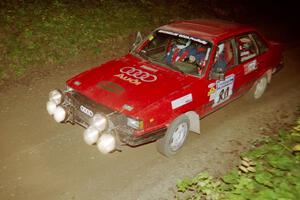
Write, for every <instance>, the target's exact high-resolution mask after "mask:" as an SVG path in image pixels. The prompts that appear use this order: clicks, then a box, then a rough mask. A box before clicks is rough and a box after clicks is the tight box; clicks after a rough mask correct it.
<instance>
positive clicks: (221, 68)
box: [212, 40, 236, 72]
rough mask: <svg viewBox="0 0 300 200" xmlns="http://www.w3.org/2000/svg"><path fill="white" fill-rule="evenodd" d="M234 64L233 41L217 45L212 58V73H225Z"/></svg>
mask: <svg viewBox="0 0 300 200" xmlns="http://www.w3.org/2000/svg"><path fill="white" fill-rule="evenodd" d="M235 63H236V62H235V54H234V48H233V41H232V40H226V41H224V42H221V43H219V44H218V46H217V50H216V54H215V57H214V64H213V67H212V70H213V71H214V72H225V71H226V70H227V69H229V68H231V67H232V66H234V65H235Z"/></svg>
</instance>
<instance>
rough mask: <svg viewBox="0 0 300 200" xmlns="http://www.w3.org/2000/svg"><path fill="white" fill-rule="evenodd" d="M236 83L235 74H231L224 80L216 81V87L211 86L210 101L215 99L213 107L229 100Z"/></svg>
mask: <svg viewBox="0 0 300 200" xmlns="http://www.w3.org/2000/svg"><path fill="white" fill-rule="evenodd" d="M233 84H234V74H231V75H229V76H227V77H226V78H225V80H223V81H219V80H218V81H216V88H211V89H210V92H209V93H208V96H209V101H214V102H213V105H212V107H215V106H217V105H219V104H221V103H223V102H225V101H227V100H228V99H229V98H230V96H231V95H232V89H233Z"/></svg>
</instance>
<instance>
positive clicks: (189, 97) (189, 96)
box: [171, 93, 193, 110]
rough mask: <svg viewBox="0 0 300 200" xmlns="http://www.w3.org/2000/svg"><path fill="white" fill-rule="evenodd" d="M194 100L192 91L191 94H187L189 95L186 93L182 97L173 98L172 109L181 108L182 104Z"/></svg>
mask: <svg viewBox="0 0 300 200" xmlns="http://www.w3.org/2000/svg"><path fill="white" fill-rule="evenodd" d="M192 101H193V96H192V94H191V93H190V94H187V95H185V96H183V97H180V98H178V99H175V100H173V101H172V102H171V105H172V109H173V110H174V109H176V108H179V107H181V106H183V105H185V104H188V103H190V102H192Z"/></svg>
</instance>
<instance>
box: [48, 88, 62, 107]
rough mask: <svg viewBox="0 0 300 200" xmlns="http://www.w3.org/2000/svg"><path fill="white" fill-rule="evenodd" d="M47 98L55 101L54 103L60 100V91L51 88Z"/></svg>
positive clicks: (58, 102)
mask: <svg viewBox="0 0 300 200" xmlns="http://www.w3.org/2000/svg"><path fill="white" fill-rule="evenodd" d="M49 100H50V101H53V102H55V103H56V105H58V104H60V103H61V102H62V93H61V92H60V91H59V90H52V91H51V92H50V93H49Z"/></svg>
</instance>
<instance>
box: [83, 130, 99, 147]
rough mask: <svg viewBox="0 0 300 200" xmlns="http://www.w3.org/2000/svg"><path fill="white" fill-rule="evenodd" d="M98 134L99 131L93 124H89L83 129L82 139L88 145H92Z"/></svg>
mask: <svg viewBox="0 0 300 200" xmlns="http://www.w3.org/2000/svg"><path fill="white" fill-rule="evenodd" d="M99 135H100V133H99V131H98V129H97V128H95V127H94V126H90V127H88V128H87V129H85V131H84V132H83V140H84V141H85V143H87V144H88V145H93V144H95V143H96V142H97V140H98V138H99Z"/></svg>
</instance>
